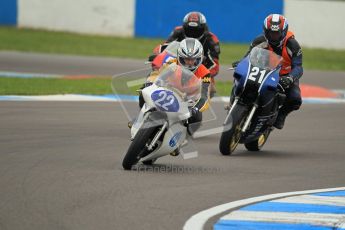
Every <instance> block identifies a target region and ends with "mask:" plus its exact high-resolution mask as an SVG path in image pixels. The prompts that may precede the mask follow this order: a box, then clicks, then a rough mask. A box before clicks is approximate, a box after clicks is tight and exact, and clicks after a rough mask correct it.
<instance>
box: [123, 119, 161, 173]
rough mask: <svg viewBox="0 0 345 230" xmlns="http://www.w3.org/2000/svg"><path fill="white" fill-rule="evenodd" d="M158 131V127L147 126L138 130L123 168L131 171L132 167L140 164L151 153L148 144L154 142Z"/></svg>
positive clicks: (124, 160)
mask: <svg viewBox="0 0 345 230" xmlns="http://www.w3.org/2000/svg"><path fill="white" fill-rule="evenodd" d="M156 131H157V126H147V127H145V128H141V129H139V130H138V133H137V134H136V135H135V137H134V139H133V141H132V143H131V144H130V146H129V148H128V150H127V153H126V155H125V158H124V159H123V161H122V167H123V168H124V169H125V170H131V169H132V166H133V165H135V164H136V163H138V161H139V160H140V158H141V157H143V156H146V155H147V154H148V153H149V150H148V149H147V147H146V144H147V143H148V142H149V141H150V140H152V138H153V136H154V135H155V134H156ZM152 163H153V162H152Z"/></svg>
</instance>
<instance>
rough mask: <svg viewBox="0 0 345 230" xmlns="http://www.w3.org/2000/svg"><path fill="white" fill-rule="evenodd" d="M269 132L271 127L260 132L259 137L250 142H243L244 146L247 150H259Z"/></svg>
mask: <svg viewBox="0 0 345 230" xmlns="http://www.w3.org/2000/svg"><path fill="white" fill-rule="evenodd" d="M270 133H271V129H267V130H266V131H265V132H264V133H263V134H261V136H260V137H259V139H257V140H255V141H252V142H248V143H245V144H244V146H245V147H246V149H247V150H248V151H260V149H261V148H262V147H263V146H264V144H265V143H266V141H267V139H268V136H269V135H270Z"/></svg>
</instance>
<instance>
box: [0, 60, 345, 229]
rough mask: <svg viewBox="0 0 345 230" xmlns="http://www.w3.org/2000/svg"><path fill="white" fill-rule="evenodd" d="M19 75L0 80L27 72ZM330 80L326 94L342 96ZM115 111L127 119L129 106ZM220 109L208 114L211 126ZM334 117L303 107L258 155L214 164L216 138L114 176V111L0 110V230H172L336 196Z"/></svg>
mask: <svg viewBox="0 0 345 230" xmlns="http://www.w3.org/2000/svg"><path fill="white" fill-rule="evenodd" d="M86 59H88V60H89V58H86ZM91 59H92V58H91ZM2 60H4V59H2V58H0V63H2V62H3V61H2ZM111 60H113V59H111ZM69 64H70V65H71V62H70V63H69ZM1 65H3V64H1ZM25 65H26V64H24V63H22V62H18V63H17V68H14V69H12V70H11V69H9V68H10V67H8V69H5V68H3V67H0V70H2V71H5V70H6V71H17V72H21V71H25V72H28V71H27V70H24V69H23V68H22V66H25ZM50 65H51V66H56V65H57V64H56V63H53V62H52V61H51V62H50ZM114 65H115V66H116V64H114ZM27 66H28V67H29V64H27ZM62 66H63V65H62V64H61V66H60V67H61V68H62ZM73 66H74V64H73ZM37 68H38V67H37ZM41 68H42V69H45V68H47V67H45V63H44V62H43V63H41ZM61 68H60V70H61ZM90 68H91V67H90ZM47 69H51V70H50V71H51V73H53V71H54V70H55V69H54V67H50V68H47ZM67 69H68V68H67ZM100 69H101V68H100ZM33 70H35V71H36V69H32V71H33ZM37 71H39V69H37ZM47 71H48V70H47ZM61 71H62V70H61ZM94 71H95V73H96V70H94ZM39 72H41V73H42V72H43V73H45V72H44V71H39ZM61 73H62V72H61ZM63 74H72V73H63ZM73 74H79V73H73ZM81 74H82V73H81ZM85 74H86V73H85ZM96 74H97V73H96ZM101 74H102V73H101ZM322 75H323V73H321V74H320V76H319V78H317V79H322V77H321V76H322ZM340 75H342V73H340ZM332 76H333V77H334V76H336V77H334V79H338V82H335V86H338V87H333V86H330V87H331V88H345V87H344V86H343V85H344V82H345V81H344V80H341V78H340V77H339V76H337V75H336V74H335V75H332ZM315 81H316V82H315V84H317V83H318V82H317V81H318V80H315ZM320 81H321V80H320ZM125 105H126V108H127V109H128V111H129V112H130V113H131V114H135V113H136V111H137V106H136V103H133V102H128V103H126V104H125ZM222 107H223V105H222V104H221V103H214V104H213V109H214V110H215V112H216V114H217V116H218V118H217V120H215V121H213V122H214V124H215V125H220V124H222V122H223V119H224V116H225V112H224V110H223V109H222ZM344 114H345V106H344V104H333V105H326V104H325V105H311V104H306V105H303V106H302V108H301V110H300V111H298V112H295V113H293V114H291V115H290V116H289V117H288V120H287V123H286V127H285V128H284V130H282V131H278V130H274V131H273V133H272V135H271V136H270V139H269V140H268V142H267V143H266V145H265V148H264V150H263V151H261V152H247V151H246V150H245V149H244V147H243V146H239V148H238V151H236V152H235V153H234V154H233V155H232V156H230V157H225V156H221V155H220V153H219V152H218V141H219V135H218V134H217V135H212V136H208V137H203V138H200V139H197V140H194V143H196V145H197V150H198V152H199V153H198V157H197V158H193V159H188V160H184V159H183V158H182V157H181V156H179V157H170V156H167V157H164V158H161V159H160V160H159V161H157V164H156V166H154V167H147V168H145V167H138V168H136V169H134V170H132V171H124V170H123V169H122V167H121V162H122V159H123V154H124V152H125V151H126V150H127V148H128V145H129V143H130V141H129V129H128V128H127V117H126V116H125V113H124V111H123V110H122V108H121V106H120V104H119V103H118V102H38V101H36V102H9V101H1V102H0V118H1V119H0V128H1V132H0V194H1V199H0V229H1V230H3V229H181V228H182V226H183V225H184V223H185V221H186V220H187V219H188V218H189V217H190V216H192V215H193V214H195V213H197V212H199V211H201V210H204V209H207V208H210V207H213V206H216V205H219V204H223V203H227V202H230V201H235V200H240V199H244V198H249V197H255V196H260V195H266V194H271V193H281V192H290V191H300V190H310V189H319V188H333V187H343V186H344V183H345V167H344V159H345V153H344V152H345V151H344V149H345V143H344V140H345V133H344V130H345V120H344ZM212 221H213V223H214V222H215V221H216V218H212V219H211V221H210V222H209V223H208V225H207V227H211V226H212Z"/></svg>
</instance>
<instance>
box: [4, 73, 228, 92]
mask: <svg viewBox="0 0 345 230" xmlns="http://www.w3.org/2000/svg"><path fill="white" fill-rule="evenodd" d="M116 83H117V88H116V91H117V92H116V93H117V94H131V95H137V93H136V91H135V90H136V89H138V88H139V87H133V88H130V89H128V88H127V87H126V86H125V85H126V84H125V83H126V82H125V81H124V80H117V81H116ZM230 88H231V83H230V82H218V83H217V92H218V93H217V94H218V95H219V96H228V95H229V94H230ZM54 94H93V95H103V94H114V92H113V91H112V89H111V79H110V78H89V79H78V80H74V79H59V78H7V77H0V95H54Z"/></svg>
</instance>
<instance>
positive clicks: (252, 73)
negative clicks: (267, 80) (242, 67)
mask: <svg viewBox="0 0 345 230" xmlns="http://www.w3.org/2000/svg"><path fill="white" fill-rule="evenodd" d="M259 72H260V77H259V81H258V83H259V84H261V83H262V80H263V79H264V77H265V75H266V70H261V71H260V69H259V67H256V66H254V67H253V68H252V69H251V71H250V74H249V77H248V78H249V80H251V81H256V77H254V76H257V75H258V73H259Z"/></svg>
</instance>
